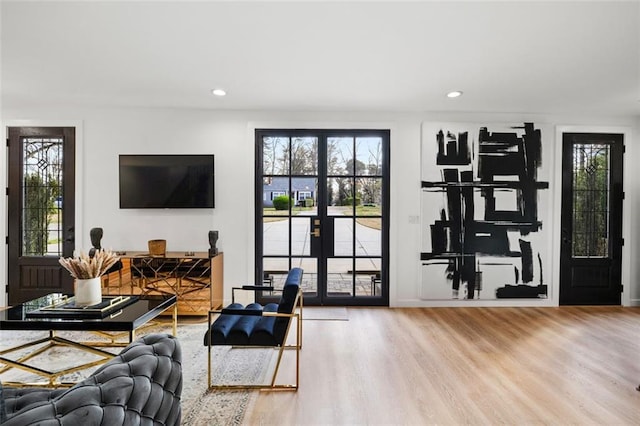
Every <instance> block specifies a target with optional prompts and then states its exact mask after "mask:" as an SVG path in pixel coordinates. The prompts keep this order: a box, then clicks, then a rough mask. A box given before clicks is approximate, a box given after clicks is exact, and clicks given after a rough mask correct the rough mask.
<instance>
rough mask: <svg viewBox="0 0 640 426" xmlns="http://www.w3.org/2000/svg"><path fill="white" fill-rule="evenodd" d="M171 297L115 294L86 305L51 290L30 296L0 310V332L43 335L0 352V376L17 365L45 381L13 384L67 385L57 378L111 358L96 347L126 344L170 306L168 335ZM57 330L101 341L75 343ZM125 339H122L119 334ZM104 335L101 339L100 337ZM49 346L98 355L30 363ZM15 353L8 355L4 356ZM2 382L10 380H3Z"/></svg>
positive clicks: (172, 305)
mask: <svg viewBox="0 0 640 426" xmlns="http://www.w3.org/2000/svg"><path fill="white" fill-rule="evenodd" d="M176 302H177V298H176V296H172V295H167V296H138V295H136V296H134V295H132V296H118V297H117V298H116V297H111V296H110V297H104V298H103V303H102V304H99V305H95V306H92V307H88V308H78V307H75V306H74V302H73V299H72V298H71V297H69V296H66V295H63V294H59V293H53V294H49V295H47V296H44V297H41V298H38V299H34V300H30V301H28V302H24V303H22V304H19V305H15V306H12V307H9V308H5V309H4V310H0V330H2V332H3V333H4V332H5V331H8V330H44V331H48V332H49V335H48V337H44V338H41V339H37V340H34V341H32V342H27V343H25V344H21V345H17V346H13V347H10V348H4V349H2V350H0V375H2V374H3V373H5V372H6V371H8V370H9V369H11V368H16V369H20V370H23V371H27V372H29V373H32V374H35V375H37V376H41V377H44V378H46V380H47V381H46V382H45V383H24V382H19V383H17V382H13V384H15V385H20V386H30V385H32V386H49V387H57V386H70V385H73V383H62V382H60V380H59V379H60V377H62V376H64V375H67V374H70V373H73V372H76V371H80V370H84V369H86V368H90V367H94V366H97V365H99V364H102V363H104V362H106V361H107V360H109V359H111V358H113V357H114V356H115V354H113V353H111V352H108V351H105V350H103V349H100V348H101V347H119V346H126V345H128V344H129V343H131V342H132V341H133V340H134V339H135V335H136V330H139V329H140V328H141V327H143V326H145V325H148V324H149V323H150V322H151V321H152V320H154V319H156V318H157V317H158V316H159V315H160V314H162V313H163V312H165V311H168V310H170V309H172V311H173V312H172V320H173V321H172V322H173V324H172V326H173V334H174V335H175V334H176V328H177V315H178V311H177V303H176ZM58 331H86V332H91V333H94V334H98V335H100V336H101V337H103V340H96V341H87V340H84V341H80V340H70V339H68V338H63V337H60V336H58V335H56V333H57V332H58ZM123 337H124V338H125V340H122V338H123ZM104 339H106V340H104ZM55 346H67V347H72V348H75V349H78V350H82V351H86V352H90V353H92V354H94V355H97V356H98V359H97V360H92V361H89V362H82V363H79V364H78V365H73V366H71V367H67V368H64V369H61V370H57V371H50V370H47V369H45V366H41V365H36V364H37V362H32V363H27V362H28V361H30V360H31V361H35V359H34V358H35V357H37V356H38V355H40V354H42V353H43V352H46V351H47V350H49V349H51V348H53V347H55ZM13 352H19V353H20V355H19V356H18V357H17V358H15V359H11V358H8V357H7V355H9V354H11V353H13ZM3 382H4V383H7V384H12V382H9V381H5V380H3Z"/></svg>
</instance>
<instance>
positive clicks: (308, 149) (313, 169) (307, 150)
mask: <svg viewBox="0 0 640 426" xmlns="http://www.w3.org/2000/svg"><path fill="white" fill-rule="evenodd" d="M291 174H292V175H317V174H318V138H315V137H305V138H293V141H292V142H291Z"/></svg>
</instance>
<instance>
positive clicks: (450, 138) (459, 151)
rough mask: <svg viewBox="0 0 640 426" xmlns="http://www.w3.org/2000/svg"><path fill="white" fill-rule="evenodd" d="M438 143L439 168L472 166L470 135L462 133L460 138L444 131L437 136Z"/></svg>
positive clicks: (459, 135)
mask: <svg viewBox="0 0 640 426" xmlns="http://www.w3.org/2000/svg"><path fill="white" fill-rule="evenodd" d="M436 141H437V142H438V156H437V157H436V164H437V165H439V166H466V165H469V164H471V154H470V152H469V142H468V133H467V132H461V133H458V136H457V137H456V136H454V135H453V134H452V133H450V132H447V135H446V140H445V134H444V132H443V131H442V130H440V131H439V132H438V134H437V135H436Z"/></svg>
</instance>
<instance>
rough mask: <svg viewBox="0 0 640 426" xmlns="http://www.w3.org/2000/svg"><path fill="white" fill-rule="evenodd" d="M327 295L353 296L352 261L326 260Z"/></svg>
mask: <svg viewBox="0 0 640 426" xmlns="http://www.w3.org/2000/svg"><path fill="white" fill-rule="evenodd" d="M327 295H328V296H329V297H345V296H353V259H327Z"/></svg>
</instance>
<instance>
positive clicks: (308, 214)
mask: <svg viewBox="0 0 640 426" xmlns="http://www.w3.org/2000/svg"><path fill="white" fill-rule="evenodd" d="M255 196H256V198H255V206H256V216H255V217H256V245H255V247H256V281H257V282H262V283H265V284H268V285H273V286H274V287H276V288H278V287H279V286H280V287H281V286H282V285H283V283H284V279H285V278H286V274H287V271H288V270H289V269H290V268H292V267H301V268H302V269H303V270H304V277H303V286H302V287H303V292H304V300H305V304H315V305H384V306H386V305H388V304H389V283H388V241H389V232H388V229H389V221H388V212H389V131H388V130H256V190H255ZM271 297H272V296H271V295H270V294H268V293H267V292H264V294H261V295H260V297H259V300H261V301H268V300H269V299H270V298H271Z"/></svg>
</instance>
